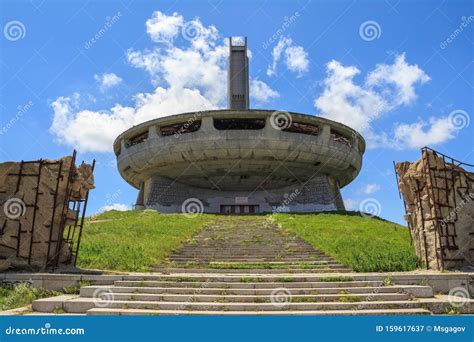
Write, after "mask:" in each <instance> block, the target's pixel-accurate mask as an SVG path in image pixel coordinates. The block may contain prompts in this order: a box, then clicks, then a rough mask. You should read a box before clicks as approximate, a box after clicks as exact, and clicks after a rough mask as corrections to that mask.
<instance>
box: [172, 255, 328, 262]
mask: <svg viewBox="0 0 474 342" xmlns="http://www.w3.org/2000/svg"><path fill="white" fill-rule="evenodd" d="M168 259H169V260H170V261H175V262H183V263H186V262H188V261H191V262H192V261H198V262H199V261H201V262H211V261H221V262H233V261H235V262H268V261H283V262H302V261H303V262H306V261H307V262H310V261H314V262H318V261H319V262H335V261H334V259H332V258H329V257H325V258H293V257H284V258H275V257H258V256H251V257H218V258H217V257H210V256H197V257H195V256H193V257H182V256H179V257H169V258H168Z"/></svg>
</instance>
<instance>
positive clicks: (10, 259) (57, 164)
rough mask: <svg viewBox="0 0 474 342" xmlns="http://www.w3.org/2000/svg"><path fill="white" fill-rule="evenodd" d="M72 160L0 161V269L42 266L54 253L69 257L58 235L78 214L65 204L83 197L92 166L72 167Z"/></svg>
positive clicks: (89, 182)
mask: <svg viewBox="0 0 474 342" xmlns="http://www.w3.org/2000/svg"><path fill="white" fill-rule="evenodd" d="M72 161H73V158H72V157H64V158H62V159H60V160H58V161H48V160H43V161H41V162H40V161H31V162H24V163H20V162H6V163H1V164H0V205H1V207H0V270H4V269H7V268H9V267H12V268H28V269H30V270H31V269H42V268H44V267H45V265H46V263H47V260H49V259H51V258H54V257H55V256H56V255H59V262H60V263H61V262H64V261H65V260H68V259H69V258H70V252H71V251H70V248H69V246H68V245H67V244H66V243H65V242H64V241H63V240H62V239H61V240H59V237H61V236H63V230H64V226H65V225H68V224H72V223H73V222H75V219H76V214H77V213H76V211H72V210H70V209H68V208H67V206H65V203H66V204H67V201H68V200H69V199H70V200H79V199H84V197H85V195H86V193H87V191H88V190H89V189H91V188H93V187H94V180H93V175H92V169H91V165H87V164H82V165H80V166H79V167H77V166H75V165H72ZM71 168H72V171H71V179H70V181H69V182H68V178H69V175H70V170H71ZM56 251H58V252H56Z"/></svg>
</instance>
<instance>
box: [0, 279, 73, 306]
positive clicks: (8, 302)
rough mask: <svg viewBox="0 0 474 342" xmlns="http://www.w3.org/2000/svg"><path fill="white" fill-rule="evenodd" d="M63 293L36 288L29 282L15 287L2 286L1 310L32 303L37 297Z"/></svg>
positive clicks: (0, 293)
mask: <svg viewBox="0 0 474 342" xmlns="http://www.w3.org/2000/svg"><path fill="white" fill-rule="evenodd" d="M63 293H64V292H59V291H50V290H45V289H43V288H34V287H31V286H30V285H29V284H27V283H20V284H17V285H15V287H14V288H13V289H10V288H8V289H7V288H5V287H0V311H4V310H10V309H15V308H18V307H21V306H25V305H28V304H31V303H32V302H33V301H34V300H36V299H40V298H45V297H52V296H59V295H61V294H63Z"/></svg>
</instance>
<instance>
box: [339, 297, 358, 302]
mask: <svg viewBox="0 0 474 342" xmlns="http://www.w3.org/2000/svg"><path fill="white" fill-rule="evenodd" d="M339 301H340V302H341V303H356V302H362V298H361V297H359V296H350V297H349V296H343V297H340V298H339Z"/></svg>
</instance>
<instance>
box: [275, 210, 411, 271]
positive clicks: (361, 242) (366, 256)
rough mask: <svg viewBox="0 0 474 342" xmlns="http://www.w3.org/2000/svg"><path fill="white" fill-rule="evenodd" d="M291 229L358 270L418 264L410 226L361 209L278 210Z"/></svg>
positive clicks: (280, 219) (404, 268)
mask: <svg viewBox="0 0 474 342" xmlns="http://www.w3.org/2000/svg"><path fill="white" fill-rule="evenodd" d="M274 217H275V219H276V221H277V222H278V223H279V224H281V225H282V226H283V228H284V229H287V230H288V231H290V232H293V233H296V234H297V235H299V236H301V237H302V238H303V239H304V240H306V241H307V242H309V243H310V244H312V245H313V246H315V247H316V248H318V249H320V250H321V251H323V252H325V253H326V254H328V255H329V256H332V257H333V258H335V259H336V260H337V261H339V262H340V263H342V264H343V265H344V266H346V267H349V268H351V269H353V270H354V271H356V272H395V271H410V270H414V269H416V268H417V257H416V254H415V250H414V248H413V247H412V246H411V244H410V236H409V232H408V228H406V227H403V226H400V225H398V224H396V223H393V222H389V221H385V220H382V219H379V218H375V217H374V218H370V217H362V216H360V214H358V213H351V212H347V213H341V212H334V213H320V214H293V215H291V214H277V215H275V216H274Z"/></svg>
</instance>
